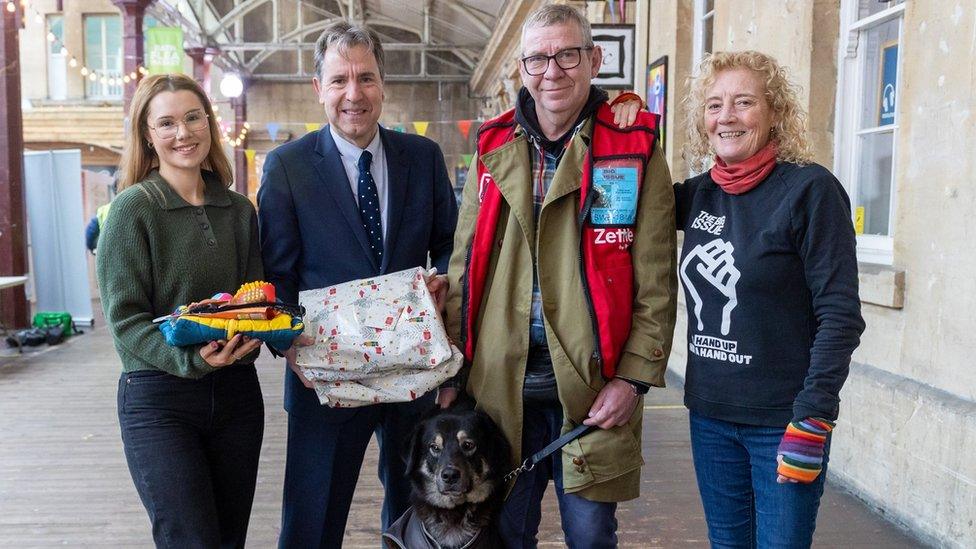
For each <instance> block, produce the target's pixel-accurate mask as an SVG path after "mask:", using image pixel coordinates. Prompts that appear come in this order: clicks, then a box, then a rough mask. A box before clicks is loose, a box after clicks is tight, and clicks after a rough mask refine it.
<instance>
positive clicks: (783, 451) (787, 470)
mask: <svg viewBox="0 0 976 549" xmlns="http://www.w3.org/2000/svg"><path fill="white" fill-rule="evenodd" d="M833 428H834V423H833V422H832V421H827V420H826V419H818V418H812V417H808V418H806V419H804V420H802V421H793V422H790V424H789V425H787V426H786V432H785V433H784V434H783V440H782V441H780V443H779V449H778V450H777V454H778V456H779V457H782V458H783V459H781V460H779V466H778V467H777V468H776V472H777V473H779V474H780V475H783V476H784V477H786V478H788V479H793V480H795V481H797V482H803V483H810V482H813V481H814V480H816V479H817V477H818V476H819V475H820V471H821V470H823V457H824V444H825V443H826V442H827V435H829V434H830V431H831V430H833Z"/></svg>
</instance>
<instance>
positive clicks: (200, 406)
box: [118, 365, 264, 549]
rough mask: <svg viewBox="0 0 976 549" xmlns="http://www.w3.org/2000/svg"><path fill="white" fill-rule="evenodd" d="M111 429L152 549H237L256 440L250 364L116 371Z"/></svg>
mask: <svg viewBox="0 0 976 549" xmlns="http://www.w3.org/2000/svg"><path fill="white" fill-rule="evenodd" d="M118 412H119V425H120V426H121V429H122V442H123V445H124V447H125V457H126V461H128V464H129V473H130V474H131V475H132V481H133V482H134V483H135V486H136V491H138V493H139V497H140V498H141V499H142V503H143V505H144V506H145V507H146V511H147V512H148V513H149V520H150V521H151V522H152V532H153V540H154V541H155V543H156V547H167V548H168V547H174V548H181V549H183V548H187V549H188V548H197V547H200V548H213V547H223V548H230V547H244V540H245V537H246V536H247V525H248V520H249V519H250V515H251V503H252V501H253V500H254V485H255V481H256V479H257V471H258V456H259V455H260V453H261V441H262V439H263V437H264V401H263V397H262V395H261V386H260V384H259V383H258V377H257V372H256V371H255V370H254V365H246V366H244V365H238V366H228V367H225V368H223V369H220V370H218V371H216V372H214V373H212V374H209V375H207V376H206V377H204V378H201V379H184V378H180V377H177V376H173V375H169V374H166V373H164V372H160V371H139V372H132V373H128V374H126V373H123V374H122V376H121V378H120V379H119V391H118Z"/></svg>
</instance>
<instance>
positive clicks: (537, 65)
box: [521, 46, 593, 76]
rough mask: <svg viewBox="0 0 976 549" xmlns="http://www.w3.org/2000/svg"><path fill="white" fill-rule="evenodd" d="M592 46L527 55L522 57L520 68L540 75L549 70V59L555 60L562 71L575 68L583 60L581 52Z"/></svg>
mask: <svg viewBox="0 0 976 549" xmlns="http://www.w3.org/2000/svg"><path fill="white" fill-rule="evenodd" d="M592 49H593V46H582V47H579V48H566V49H564V50H559V51H557V52H556V53H555V54H553V55H542V54H538V55H529V56H528V57H523V58H522V59H521V61H522V68H524V69H525V72H526V73H527V74H528V75H529V76H542V75H543V74H545V73H546V71H547V70H549V61H555V62H556V66H558V67H559V68H560V69H562V70H564V71H568V70H569V69H575V68H576V67H578V66H579V64H580V63H581V62H582V61H583V52H584V51H589V50H592Z"/></svg>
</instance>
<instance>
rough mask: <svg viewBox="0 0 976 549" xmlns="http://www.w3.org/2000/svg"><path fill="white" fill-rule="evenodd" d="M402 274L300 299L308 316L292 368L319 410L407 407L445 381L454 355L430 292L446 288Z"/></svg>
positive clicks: (413, 273)
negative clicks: (309, 387) (306, 340)
mask: <svg viewBox="0 0 976 549" xmlns="http://www.w3.org/2000/svg"><path fill="white" fill-rule="evenodd" d="M431 274H432V273H426V272H425V271H424V270H423V269H420V268H416V269H409V270H406V271H401V272H398V273H392V274H388V275H383V276H378V277H375V278H369V279H362V280H354V281H352V282H347V283H345V284H339V285H336V286H332V287H329V288H323V289H319V290H308V291H303V292H301V293H300V296H299V301H300V302H301V304H302V305H303V306H304V307H305V308H306V310H307V311H308V313H307V315H306V317H305V318H306V332H305V333H306V334H309V335H311V336H312V337H314V338H315V343H314V344H313V345H310V346H307V347H298V349H297V351H296V353H295V362H296V363H297V364H298V366H299V367H300V371H301V372H302V374H303V375H304V377H305V379H307V380H309V381H311V382H312V384H313V385H314V387H315V391H316V393H317V395H318V397H319V401H320V402H321V403H322V404H327V405H329V406H333V407H351V406H365V405H369V404H375V403H380V402H406V401H410V400H414V399H416V398H419V397H420V396H422V395H423V394H425V393H426V392H428V391H430V390H433V389H435V388H437V387H438V386H439V385H440V384H441V383H443V382H444V381H446V380H447V379H449V378H450V377H452V376H453V375H454V374H455V373H457V370H458V369H459V368H460V366H461V353H460V351H458V350H457V348H455V347H454V346H452V345H451V343H450V342H449V341H448V339H447V333H446V331H445V330H444V324H443V322H442V321H441V319H440V315H439V314H438V305H437V303H436V302H435V297H434V296H433V295H431V289H433V291H434V292H435V293H438V294H440V293H443V292H444V291H446V281H440V280H439V279H438V277H431V276H430V275H431Z"/></svg>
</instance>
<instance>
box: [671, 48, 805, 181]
mask: <svg viewBox="0 0 976 549" xmlns="http://www.w3.org/2000/svg"><path fill="white" fill-rule="evenodd" d="M739 68H745V69H749V70H751V71H753V72H755V73H756V74H757V75H758V76H759V77H760V79H761V80H762V81H763V82H764V83H765V84H766V93H765V96H766V101H767V102H768V104H769V108H770V110H771V111H772V116H773V127H772V137H771V139H773V140H775V142H776V146H777V149H778V151H779V152H778V154H777V155H776V160H777V161H780V162H793V163H796V164H810V163H812V162H813V150H812V148H811V146H810V142H809V140H808V139H807V113H806V111H804V110H803V107H802V106H801V105H800V100H799V92H800V89H799V87H798V86H796V85H795V84H793V83H792V82H791V81H790V78H789V73H788V71H787V69H786V68H785V67H782V66H780V65H779V63H777V62H776V59H774V58H773V57H771V56H769V55H766V54H765V53H760V52H758V51H737V52H715V53H712V54H709V55H707V56H705V58H704V59H702V61H701V64H700V65H699V69H698V75H697V76H692V77H689V78H688V84H689V85H688V88H689V93H688V94H687V95H686V96H685V98H684V100H683V101H682V103H683V106H684V114H685V117H684V124H685V131H686V133H687V135H688V140H687V142H686V143H685V147H684V158H685V160H687V161H688V162H689V163H690V164H691V167H692V169H694V170H695V171H697V172H703V171H705V169H707V168H708V166H709V165H710V164H711V161H712V157H713V156H714V154H715V153H714V151H712V148H711V145H710V144H709V143H708V134H707V133H706V132H705V117H704V114H705V94H706V93H707V92H708V89H709V88H711V87H712V85H713V84H714V83H715V77H716V76H717V75H718V73H720V72H722V71H727V70H734V69H739Z"/></svg>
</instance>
